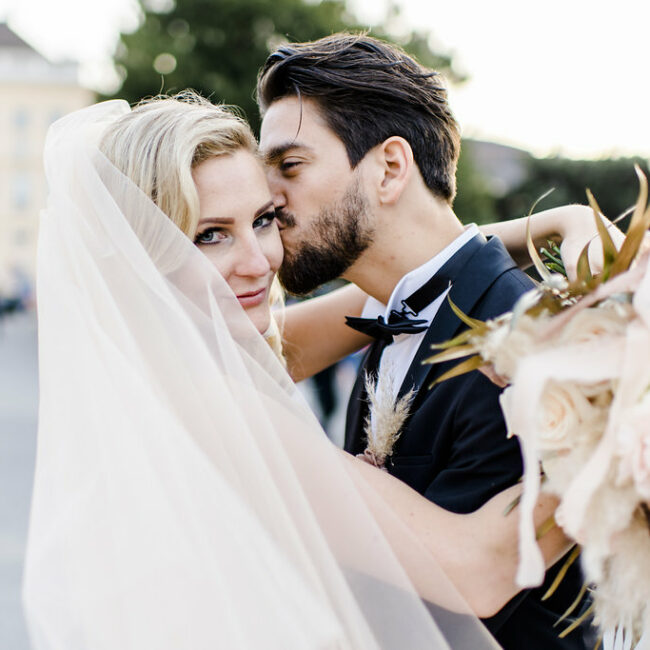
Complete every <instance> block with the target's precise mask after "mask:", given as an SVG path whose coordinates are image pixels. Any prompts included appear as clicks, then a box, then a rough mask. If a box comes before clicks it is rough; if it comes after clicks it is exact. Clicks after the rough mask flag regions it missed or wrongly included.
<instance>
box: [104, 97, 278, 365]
mask: <svg viewBox="0 0 650 650" xmlns="http://www.w3.org/2000/svg"><path fill="white" fill-rule="evenodd" d="M99 147H100V149H101V151H102V152H103V153H104V155H106V157H107V158H108V159H109V160H110V161H111V162H112V163H113V165H115V167H117V168H118V169H119V170H120V171H121V172H122V173H123V174H125V175H126V176H128V177H129V178H130V179H131V180H132V181H133V182H134V183H135V184H136V185H137V186H138V187H139V188H140V189H141V190H142V191H143V192H144V193H145V194H147V195H148V196H149V197H150V198H151V200H152V201H153V202H154V203H155V204H156V205H157V206H158V207H159V208H160V210H161V211H162V212H164V213H165V214H166V215H167V216H168V217H169V218H170V219H171V220H172V221H173V223H174V224H176V226H178V228H179V229H180V230H181V231H182V232H183V233H184V234H185V235H187V236H188V237H189V238H190V239H192V240H194V236H195V235H196V230H197V228H198V222H199V197H198V193H197V191H196V186H195V184H194V179H193V178H192V169H193V168H194V167H196V165H198V164H200V163H202V162H203V161H205V160H208V159H209V158H212V157H214V156H223V155H227V154H231V153H234V152H235V151H238V150H240V149H244V150H246V151H249V152H251V153H253V154H256V153H257V142H256V141H255V136H254V135H253V132H252V131H251V129H250V127H249V126H248V124H247V123H246V121H245V120H244V119H242V118H241V117H239V116H238V115H236V114H235V113H234V112H233V111H232V110H231V109H229V108H227V107H224V106H217V105H215V104H212V103H211V102H209V101H208V100H207V99H205V98H204V97H201V96H200V95H198V94H197V93H195V92H194V91H191V90H185V91H183V92H181V93H178V94H177V95H174V96H172V97H166V96H159V97H154V98H152V99H146V100H143V101H142V102H140V103H139V104H138V105H137V106H135V107H134V108H133V110H132V111H131V112H130V113H127V114H126V115H124V116H123V117H121V118H120V119H119V120H117V121H116V122H115V123H114V124H113V125H112V126H111V128H110V129H108V130H107V132H106V133H105V134H104V136H103V138H102V140H101V142H100V145H99ZM283 302H284V294H283V291H282V289H281V287H280V284H279V282H278V279H277V278H275V280H274V281H273V286H272V287H271V291H270V303H271V305H273V306H278V305H279V306H281V305H282V304H283ZM266 340H267V341H268V342H269V345H270V346H271V347H272V348H273V350H274V352H275V353H276V354H277V355H278V356H279V357H280V359H283V357H282V337H281V333H280V329H279V327H278V323H277V321H276V319H275V318H274V317H273V315H271V325H270V327H269V330H268V331H267V335H266Z"/></svg>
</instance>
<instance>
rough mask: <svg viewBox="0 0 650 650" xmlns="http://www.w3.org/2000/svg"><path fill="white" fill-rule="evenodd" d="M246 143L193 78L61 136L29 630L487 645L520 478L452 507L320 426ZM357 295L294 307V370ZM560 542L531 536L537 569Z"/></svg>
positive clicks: (91, 642)
mask: <svg viewBox="0 0 650 650" xmlns="http://www.w3.org/2000/svg"><path fill="white" fill-rule="evenodd" d="M255 147H256V145H255V140H254V138H253V136H252V134H251V132H250V130H249V128H248V127H247V125H246V124H245V123H244V122H243V121H242V120H240V119H238V118H237V117H235V116H234V115H233V114H232V113H230V112H228V111H226V110H224V109H222V108H219V107H215V106H213V105H211V104H209V103H208V102H207V101H205V100H201V99H200V98H198V97H196V96H194V95H189V94H188V95H185V96H183V97H180V98H175V99H163V100H154V101H151V102H148V103H145V104H143V105H141V106H139V107H137V108H136V109H134V110H133V111H131V110H130V109H129V107H128V105H127V104H126V103H125V102H119V101H114V102H106V103H103V104H98V105H95V106H92V107H90V108H88V109H84V110H82V111H79V112H77V113H73V114H71V115H69V116H67V117H65V118H63V119H61V120H60V121H59V122H57V123H56V124H55V125H53V127H52V128H51V130H50V132H49V134H48V139H47V143H46V149H45V166H46V173H47V176H48V182H49V187H50V196H49V200H48V207H47V210H46V211H45V212H44V214H43V217H42V224H41V235H40V242H39V269H38V310H39V351H40V352H39V355H40V356H39V358H40V400H41V401H40V412H39V441H38V456H37V465H36V476H35V485H34V496H33V504H32V513H31V522H30V534H29V541H28V549H27V556H26V566H25V579H24V600H25V608H26V615H27V620H28V625H29V628H30V633H31V636H32V640H33V643H34V646H35V647H36V648H39V649H40V648H53V649H54V648H57V649H58V648H64V649H66V650H68V649H75V648H79V649H81V648H84V649H85V648H120V649H129V648H157V649H158V648H179V647H183V648H184V647H188V648H193V649H195V648H196V649H201V648H228V649H231V648H251V649H255V650H257V649H260V648H265V649H266V648H278V649H283V650H284V649H287V648H300V649H302V648H355V649H357V648H359V649H366V648H413V649H417V648H423V649H424V648H427V649H429V648H448V647H455V648H469V647H471V648H492V647H495V642H494V641H493V640H492V638H491V637H490V635H489V634H488V633H487V631H486V630H485V629H484V628H483V627H482V625H481V624H480V622H479V621H478V620H477V619H476V618H475V617H474V615H473V614H472V612H475V613H477V614H478V615H480V616H489V615H490V614H492V613H494V612H495V611H497V610H498V609H500V607H501V606H502V605H503V604H504V603H505V602H507V601H508V600H509V599H510V598H511V597H512V596H514V595H515V594H516V592H517V591H518V588H517V587H516V585H515V584H514V575H515V571H516V563H517V541H516V538H517V533H516V531H517V521H516V511H515V514H512V515H511V516H507V517H506V516H504V515H503V511H504V508H505V507H506V506H507V505H508V504H509V503H510V502H511V501H512V500H513V499H514V497H515V496H516V488H515V489H514V493H513V490H510V491H507V492H506V493H503V494H502V495H499V496H497V497H495V498H494V499H493V500H492V501H490V502H489V503H488V504H486V505H485V506H484V507H483V508H482V509H481V510H479V511H477V512H476V513H473V514H470V515H454V514H452V513H449V512H446V511H445V510H443V509H441V508H438V507H437V506H435V505H434V504H432V503H430V502H428V501H426V499H424V498H423V497H421V496H419V495H418V494H416V493H415V492H413V491H412V490H410V488H408V487H407V486H405V485H404V484H402V483H400V482H399V481H397V480H395V479H393V478H392V477H390V476H389V475H388V474H386V473H384V472H381V471H379V470H376V469H375V468H373V467H370V466H368V465H366V464H365V463H363V462H361V461H359V460H357V459H354V458H352V457H350V456H348V455H346V454H344V452H341V451H339V450H338V449H336V448H335V447H334V446H333V445H331V444H330V443H329V441H328V440H327V439H326V438H325V436H324V435H323V434H322V431H321V429H320V428H319V425H318V423H317V421H316V420H315V418H314V416H313V415H312V414H311V412H310V411H309V409H308V407H307V406H306V405H305V403H304V401H303V400H302V399H301V397H300V394H299V392H298V391H297V390H296V388H295V385H294V384H293V382H292V381H291V379H290V378H289V375H288V374H287V372H286V370H285V368H284V364H285V362H284V359H283V356H282V345H281V335H280V328H279V327H278V324H277V321H276V318H275V314H277V313H282V311H281V310H279V311H276V312H272V311H271V308H270V305H271V304H272V303H273V302H274V301H275V302H277V301H278V300H279V296H280V292H279V290H278V287H277V281H276V280H275V272H276V270H277V269H278V267H279V265H280V263H281V260H282V245H281V240H280V237H279V232H278V229H277V224H276V223H275V217H274V212H273V204H272V202H271V199H270V194H269V191H268V188H267V186H266V183H265V179H264V173H263V170H262V168H261V166H260V164H259V161H258V159H257V157H256V149H255ZM362 301H363V296H361V295H360V292H358V291H357V290H356V289H354V288H348V289H345V290H343V291H342V292H340V293H339V294H336V295H335V296H330V297H326V298H325V299H323V300H321V301H310V302H313V304H312V305H311V306H309V305H305V306H301V308H300V309H299V310H298V311H292V310H291V309H289V310H287V311H286V320H287V323H286V332H287V335H286V336H285V347H286V349H288V350H290V351H291V352H290V353H289V354H288V355H287V360H288V370H289V371H290V373H291V374H292V375H293V376H294V377H295V378H299V377H302V376H305V375H307V374H310V373H313V372H316V371H317V370H319V369H320V367H322V366H324V365H327V364H328V363H331V362H332V361H334V360H335V359H336V358H338V357H341V356H343V355H344V354H347V353H348V352H349V351H350V349H352V348H355V347H359V346H361V345H363V344H364V342H365V341H364V340H363V339H360V338H359V336H358V335H357V334H356V333H354V332H352V331H351V330H350V333H349V334H341V336H340V337H330V338H328V339H327V340H324V339H323V338H321V337H319V336H316V335H315V334H316V332H317V330H316V329H314V328H313V324H314V323H315V322H319V323H328V322H332V323H333V325H332V326H333V327H335V326H336V327H338V325H335V323H338V321H339V320H341V316H342V314H343V313H355V310H356V313H358V312H359V311H360V309H361V305H362ZM307 307H308V308H309V310H310V311H307ZM296 314H297V315H296ZM310 331H311V333H312V336H311V337H310V335H309V334H310ZM260 334H262V336H260ZM305 344H306V346H307V348H308V349H307V350H305V349H304V347H305ZM299 345H300V346H302V348H301V354H296V352H295V351H296V349H298V346H299ZM305 359H308V361H305ZM309 359H312V360H309ZM553 506H554V504H553V502H552V501H551V500H550V499H546V500H543V501H541V502H540V504H539V506H538V510H539V512H538V520H539V522H540V523H541V522H542V521H544V520H545V519H546V518H547V517H548V515H549V514H550V513H551V512H552V510H553ZM422 513H424V514H425V515H426V516H425V517H423V516H420V515H421V514H422ZM423 520H425V521H426V525H423V524H422V523H421V522H422V521H423ZM413 522H420V523H418V524H417V525H416V524H415V523H413ZM566 544H567V542H566V539H565V538H564V536H563V535H562V534H561V532H560V531H559V530H558V529H555V530H554V531H552V532H551V533H549V534H548V535H546V536H545V537H544V538H543V539H542V540H541V546H542V550H543V552H544V555H545V558H546V560H547V562H548V563H549V564H552V563H553V562H554V561H555V560H556V559H557V558H558V557H560V556H561V555H562V554H563V552H564V551H565V550H566ZM440 567H442V569H441V568H440ZM447 576H449V578H448V577H447ZM452 583H453V586H452ZM458 592H460V594H459V593H458ZM466 602H467V603H469V606H468V605H466V604H465V603H466ZM432 612H433V618H432ZM434 619H435V620H434Z"/></svg>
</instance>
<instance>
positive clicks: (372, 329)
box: [345, 274, 449, 342]
mask: <svg viewBox="0 0 650 650" xmlns="http://www.w3.org/2000/svg"><path fill="white" fill-rule="evenodd" d="M448 287H449V278H448V277H447V276H446V275H438V274H437V275H434V276H433V277H432V278H430V279H429V280H428V281H427V282H425V283H424V284H423V285H422V286H421V287H420V288H419V289H418V290H417V291H416V292H415V293H413V294H411V295H410V296H409V297H408V298H406V300H402V307H403V308H402V311H397V310H395V309H393V310H392V311H391V312H390V314H389V315H388V322H386V319H385V318H384V317H383V316H378V317H377V318H357V317H355V316H346V317H345V324H346V325H348V326H349V327H351V328H352V329H355V330H357V331H359V332H361V333H363V334H367V335H368V336H372V337H374V338H376V339H379V340H385V341H388V342H392V340H393V337H394V336H396V335H397V334H417V333H418V332H424V331H425V330H426V329H427V328H428V321H427V320H412V319H411V318H409V316H417V315H418V314H419V313H420V311H422V310H423V309H424V308H425V307H426V306H427V305H429V304H431V303H432V302H433V301H434V300H435V299H436V298H437V297H438V296H439V295H440V294H441V293H443V292H444V291H445V290H446V289H447V288H448Z"/></svg>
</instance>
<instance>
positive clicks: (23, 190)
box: [12, 173, 31, 210]
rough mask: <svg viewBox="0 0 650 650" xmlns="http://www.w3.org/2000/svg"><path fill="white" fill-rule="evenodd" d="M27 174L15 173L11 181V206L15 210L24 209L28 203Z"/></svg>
mask: <svg viewBox="0 0 650 650" xmlns="http://www.w3.org/2000/svg"><path fill="white" fill-rule="evenodd" d="M30 189H31V187H30V182H29V176H28V175H27V174H25V173H20V174H16V175H15V176H14V183H13V188H12V190H13V192H12V194H13V206H14V208H15V209H16V210H24V209H25V208H27V206H28V205H29V198H30V197H29V194H30Z"/></svg>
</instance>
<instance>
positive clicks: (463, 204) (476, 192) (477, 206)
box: [454, 145, 504, 224]
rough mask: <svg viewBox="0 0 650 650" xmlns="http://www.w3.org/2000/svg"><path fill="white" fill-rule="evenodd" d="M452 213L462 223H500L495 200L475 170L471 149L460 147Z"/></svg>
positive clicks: (480, 175)
mask: <svg viewBox="0 0 650 650" xmlns="http://www.w3.org/2000/svg"><path fill="white" fill-rule="evenodd" d="M454 212H455V213H456V216H457V217H458V218H459V219H460V220H461V221H462V222H463V223H478V224H481V223H491V222H493V221H500V220H501V219H503V218H504V217H499V214H498V212H497V205H496V198H495V196H494V195H493V192H492V191H491V189H490V186H489V184H488V182H487V180H486V178H485V177H484V176H483V175H482V174H481V172H480V171H479V170H478V169H477V166H476V163H475V162H474V160H473V158H472V150H471V148H468V147H466V146H465V145H461V150H460V158H459V159H458V168H457V171H456V198H455V199H454Z"/></svg>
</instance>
